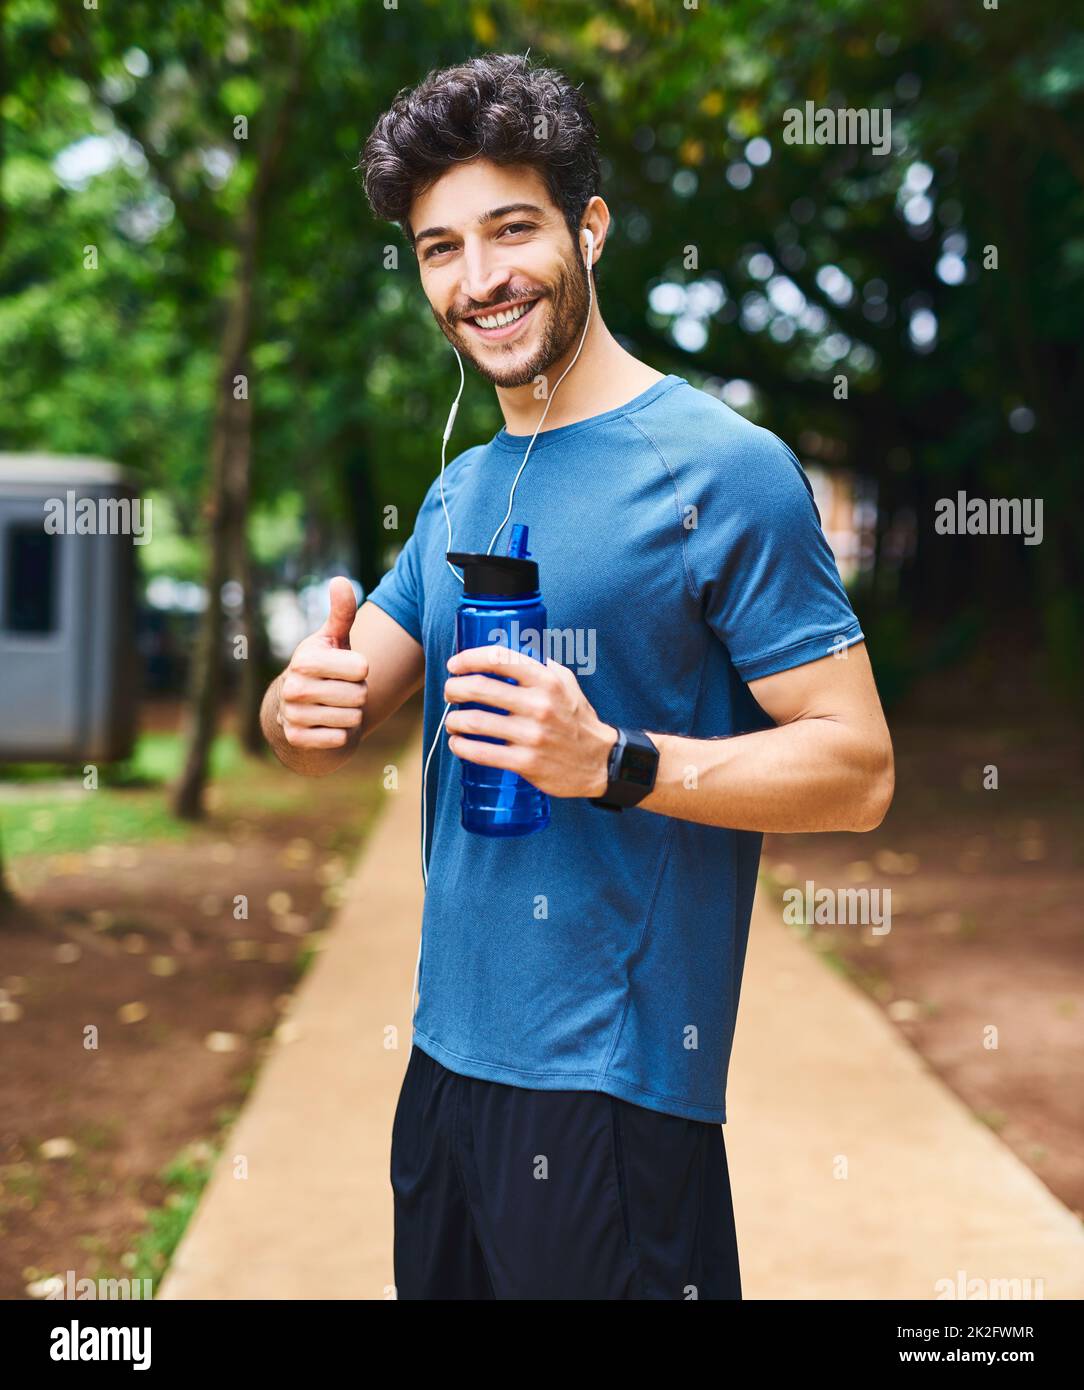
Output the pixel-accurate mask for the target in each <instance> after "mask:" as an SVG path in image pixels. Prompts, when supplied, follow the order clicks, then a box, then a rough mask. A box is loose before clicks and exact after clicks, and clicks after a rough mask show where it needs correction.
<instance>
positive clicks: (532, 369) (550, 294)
mask: <svg viewBox="0 0 1084 1390" xmlns="http://www.w3.org/2000/svg"><path fill="white" fill-rule="evenodd" d="M586 275H587V271H586V268H585V267H584V266H577V267H576V268H571V267H570V266H569V265H568V264H567V263H566V262H562V265H561V273H560V275H559V276H558V279H557V282H556V284H555V285H554V286H553V288H552V289H549V290H543V291H542V293H541V294H540V295H539V297H538V303H537V304H536V306H535V308H534V309H533V310H532V316H537V315H539V314H541V315H542V318H541V319H540V324H541V332H540V334H539V330H538V329H536V328H535V327H534V326H533V325H529V326H528V329H527V337H526V338H525V339H524V340H523V341H520V340H518V339H517V340H516V341H515V342H513V343H508V344H507V346H506V345H505V344H504V343H500V342H497V343H492V344H489V345H484V344H480V343H479V342H478V341H477V340H476V339H472V338H471V337H470V329H469V328H462V329H461V328H460V327H459V326H458V324H459V321H460V319H462V318H464V317H473V314H470V313H469V312H468V313H467V314H463V315H457V316H456V319H455V321H454V322H449V320H448V319H446V318H445V317H444V315H443V314H438V313H437V311H436V310H435V309H433V306H432V305H430V306H429V307H430V310H431V311H432V314H433V317H434V318H435V319H436V321H437V326H438V328H439V329H440V331H441V332H442V333H443V334H444V336H445V337H446V338H447V339H448V341H449V342H450V343H451V344H452V346H453V347H454V348H456V349H458V351H459V353H460V355H461V356H462V357H464V358H466V359H467V360H468V361H469V362H470V363H471V364H472V366H473V367H474V369H475V371H476V372H477V373H478V375H479V376H481V377H483V378H484V379H485V380H486V381H488V382H491V383H492V384H493V385H494V386H504V387H513V386H529V385H530V384H531V382H533V381H534V380H535V379H536V378H537V377H539V376H544V375H545V374H546V372H547V371H548V370H549V368H550V367H551V366H552V365H553V363H554V362H557V361H559V360H560V359H561V358H562V357H563V356H564V355H565V354H566V353H568V352H569V350H570V349H571V348H572V347H573V345H574V344H575V343H576V342H578V340H579V337H580V335H581V334H582V333H583V326H584V321H585V320H586V318H587V307H588V294H587V280H586ZM533 293H534V291H531V290H521V291H519V292H518V293H517V292H516V291H515V290H513V289H511V288H508V289H507V290H506V289H505V287H503V286H502V288H501V293H499V294H497V295H494V297H493V301H492V302H493V303H494V304H500V303H502V301H506V300H517V301H518V300H523V299H530V298H531V297H532V294H533ZM547 301H548V302H547ZM475 312H476V313H483V312H484V310H481V309H479V310H476V311H475ZM532 334H535V335H537V336H538V341H537V343H536V345H535V347H534V348H532V349H529V350H527V355H526V356H524V355H523V354H524V351H525V347H524V343H525V342H528V341H530V335H532ZM502 358H504V359H506V360H507V366H502Z"/></svg>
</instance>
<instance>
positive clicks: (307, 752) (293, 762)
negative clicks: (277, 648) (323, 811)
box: [260, 671, 361, 777]
mask: <svg viewBox="0 0 1084 1390" xmlns="http://www.w3.org/2000/svg"><path fill="white" fill-rule="evenodd" d="M285 674H286V672H285V671H283V672H281V673H280V674H279V675H277V676H276V677H275V679H274V680H273V681H272V682H271V684H270V685H269V686H268V687H267V693H266V694H265V695H264V697H263V704H262V705H261V706H260V727H261V729H262V730H263V736H264V738H265V739H267V741H268V743H269V744H270V745H271V748H272V749H273V751H274V754H275V757H276V758H278V760H279V762H280V763H283V764H284V765H285V766H286V767H288V768H290V769H291V770H292V771H294V772H299V773H301V775H302V776H303V777H326V776H327V774H328V773H329V772H334V771H336V769H337V768H340V767H342V765H343V763H345V762H348V761H349V759H350V758H351V757H352V756H353V754H354V750H355V748H356V747H357V745H358V743H359V741H360V739H361V729H360V728H358V729H348V730H347V739H346V742H345V743H344V744H343V746H342V747H341V748H295V747H294V746H293V744H291V743H288V742H287V740H286V733H285V730H284V729H283V727H282V725H281V724H280V723H279V700H280V698H281V690H282V679H283V676H285Z"/></svg>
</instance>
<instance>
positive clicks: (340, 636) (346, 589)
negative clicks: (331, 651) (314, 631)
mask: <svg viewBox="0 0 1084 1390" xmlns="http://www.w3.org/2000/svg"><path fill="white" fill-rule="evenodd" d="M329 592H330V595H331V612H330V613H329V614H328V617H327V621H326V622H325V623H324V626H323V629H322V631H323V634H324V636H325V637H329V638H330V639H331V640H332V641H333V642H334V643H335V644H336V645H337V646H340V647H349V645H350V629H351V628H352V627H353V626H354V619H355V618H356V617H357V613H358V601H357V599H356V598H355V597H354V586H353V585H352V584H351V583H350V581H349V579H344V578H343V576H342V575H338V576H336V578H334V579H333V580H332V581H331V584H330V586H329Z"/></svg>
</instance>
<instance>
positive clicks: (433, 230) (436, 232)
mask: <svg viewBox="0 0 1084 1390" xmlns="http://www.w3.org/2000/svg"><path fill="white" fill-rule="evenodd" d="M510 212H533V213H535V214H536V215H537V216H539V217H545V215H546V212H545V209H544V208H540V207H538V206H537V205H536V204H535V203H505V204H504V206H503V207H499V208H493V210H492V211H491V212H483V213H481V214H480V215H479V217H478V226H479V227H484V226H485V224H486V223H487V222H493V221H495V220H496V219H497V218H498V217H506V216H507V215H508V213H510ZM454 234H455V228H454V227H426V229H425V231H424V232H419V233H418V234H417V236H415V238H414V240H415V242H419V241H425V240H426V238H427V237H435V236H454Z"/></svg>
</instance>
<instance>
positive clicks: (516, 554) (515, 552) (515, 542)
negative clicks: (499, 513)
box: [508, 525, 531, 560]
mask: <svg viewBox="0 0 1084 1390" xmlns="http://www.w3.org/2000/svg"><path fill="white" fill-rule="evenodd" d="M527 529H528V528H527V527H526V526H519V525H514V526H513V527H512V534H511V536H509V538H508V554H509V555H510V556H512V558H513V559H515V560H525V559H526V558H527V556H528V555H530V553H531V552H530V551H529V550H528V549H527Z"/></svg>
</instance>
